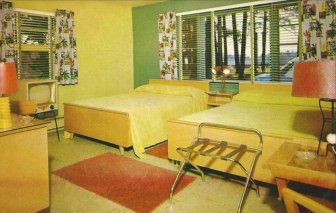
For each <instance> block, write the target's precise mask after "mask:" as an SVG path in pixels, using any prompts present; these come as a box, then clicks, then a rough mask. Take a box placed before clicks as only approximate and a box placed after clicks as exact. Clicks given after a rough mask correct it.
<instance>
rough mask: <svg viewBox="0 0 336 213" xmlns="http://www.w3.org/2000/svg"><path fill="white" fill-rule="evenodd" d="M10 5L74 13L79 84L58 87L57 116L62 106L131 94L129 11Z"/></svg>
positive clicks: (96, 4)
mask: <svg viewBox="0 0 336 213" xmlns="http://www.w3.org/2000/svg"><path fill="white" fill-rule="evenodd" d="M12 2H13V5H14V7H15V8H22V9H29V10H39V11H45V12H52V13H54V12H55V9H66V10H72V11H74V12H75V25H76V36H77V55H78V73H79V84H77V85H74V86H60V87H59V116H63V103H64V102H69V101H72V100H77V99H82V98H90V97H100V96H105V95H111V94H117V93H123V92H129V91H131V90H133V81H134V80H133V37H132V10H131V8H130V7H126V6H123V5H118V4H116V3H115V2H114V1H71V0H68V1H34V0H33V1H29V0H25V1H18V0H12ZM61 122H62V121H61ZM61 126H62V124H61Z"/></svg>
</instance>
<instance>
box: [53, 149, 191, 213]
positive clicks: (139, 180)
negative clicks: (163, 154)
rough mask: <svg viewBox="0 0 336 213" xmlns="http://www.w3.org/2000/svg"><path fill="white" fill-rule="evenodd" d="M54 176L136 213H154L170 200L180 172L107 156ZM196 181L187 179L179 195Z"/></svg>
mask: <svg viewBox="0 0 336 213" xmlns="http://www.w3.org/2000/svg"><path fill="white" fill-rule="evenodd" d="M54 174H56V175H58V176H60V177H62V178H64V179H66V180H68V181H70V182H71V183H73V184H76V185H78V186H80V187H83V188H85V189H86V190H89V191H92V192H94V193H96V194H98V195H100V196H103V197H105V198H107V199H109V200H111V201H113V202H116V203H118V204H120V205H123V206H125V207H127V208H129V209H132V210H133V211H136V212H151V211H153V210H154V209H155V208H156V207H158V206H159V205H160V204H161V203H163V202H164V201H166V200H167V199H168V198H169V191H170V187H171V185H172V183H173V181H174V178H175V176H176V171H170V170H167V169H163V168H160V167H156V166H152V165H149V164H146V163H143V162H140V161H138V160H135V159H131V158H128V157H124V156H120V155H116V154H112V153H105V154H102V155H98V156H96V157H93V158H90V159H86V160H83V161H80V162H78V163H75V164H73V165H70V166H67V167H64V168H62V169H59V170H57V171H55V172H54ZM194 180H195V177H192V176H189V175H184V176H183V178H182V179H181V181H180V183H179V184H178V187H177V189H176V192H175V193H178V192H179V191H181V190H182V189H183V188H184V187H186V186H187V185H188V184H190V183H191V182H192V181H194Z"/></svg>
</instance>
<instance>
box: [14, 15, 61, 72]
mask: <svg viewBox="0 0 336 213" xmlns="http://www.w3.org/2000/svg"><path fill="white" fill-rule="evenodd" d="M54 33H55V20H54V18H53V17H52V16H45V15H36V14H29V13H24V12H16V13H15V19H14V43H15V51H16V57H17V62H18V78H19V79H52V78H53V72H52V70H53V66H52V60H53V39H54Z"/></svg>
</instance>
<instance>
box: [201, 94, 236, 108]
mask: <svg viewBox="0 0 336 213" xmlns="http://www.w3.org/2000/svg"><path fill="white" fill-rule="evenodd" d="M207 94H208V103H207V104H208V107H217V106H221V105H224V104H227V103H229V102H231V101H232V98H233V96H234V95H236V94H237V93H233V92H224V93H223V92H217V91H216V92H207Z"/></svg>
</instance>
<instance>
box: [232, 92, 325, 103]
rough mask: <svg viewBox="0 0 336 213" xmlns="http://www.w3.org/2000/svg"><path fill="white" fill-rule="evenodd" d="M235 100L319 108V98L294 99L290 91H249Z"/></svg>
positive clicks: (235, 97)
mask: <svg viewBox="0 0 336 213" xmlns="http://www.w3.org/2000/svg"><path fill="white" fill-rule="evenodd" d="M233 100H235V101H246V102H253V103H264V104H277V105H296V106H309V107H319V105H318V104H319V101H318V100H319V99H318V98H304V97H294V96H292V95H291V92H290V91H269V90H249V91H244V92H241V93H239V94H237V95H236V96H234V98H233Z"/></svg>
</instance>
